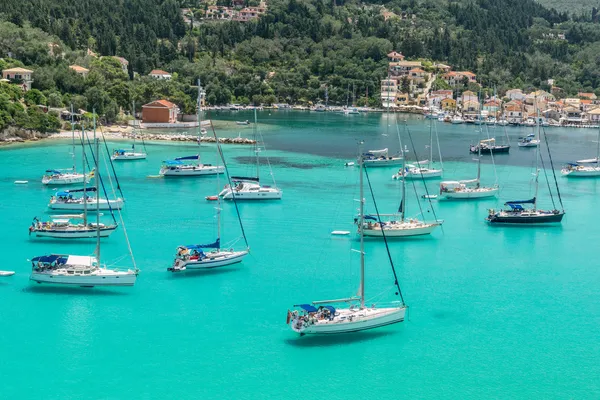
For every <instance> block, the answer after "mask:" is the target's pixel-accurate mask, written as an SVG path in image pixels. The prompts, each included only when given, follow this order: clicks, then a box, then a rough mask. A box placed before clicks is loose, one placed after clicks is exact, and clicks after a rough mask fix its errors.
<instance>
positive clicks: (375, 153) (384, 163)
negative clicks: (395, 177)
mask: <svg viewBox="0 0 600 400" xmlns="http://www.w3.org/2000/svg"><path fill="white" fill-rule="evenodd" d="M361 157H362V162H363V163H364V165H365V166H368V167H389V166H394V165H400V164H402V156H401V155H395V156H390V155H389V154H388V149H387V148H385V149H381V150H369V151H368V152H366V153H364V154H362V155H361ZM357 165H358V163H357Z"/></svg>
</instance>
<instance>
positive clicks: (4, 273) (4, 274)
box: [0, 271, 15, 276]
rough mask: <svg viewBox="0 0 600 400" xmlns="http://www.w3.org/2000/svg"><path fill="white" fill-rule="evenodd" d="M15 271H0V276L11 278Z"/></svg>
mask: <svg viewBox="0 0 600 400" xmlns="http://www.w3.org/2000/svg"><path fill="white" fill-rule="evenodd" d="M14 274H15V271H0V276H13V275H14Z"/></svg>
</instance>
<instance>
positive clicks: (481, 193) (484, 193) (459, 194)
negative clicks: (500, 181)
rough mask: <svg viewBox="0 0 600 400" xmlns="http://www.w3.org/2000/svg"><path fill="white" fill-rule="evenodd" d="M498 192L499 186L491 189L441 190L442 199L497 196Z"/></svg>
mask: <svg viewBox="0 0 600 400" xmlns="http://www.w3.org/2000/svg"><path fill="white" fill-rule="evenodd" d="M497 194H498V188H490V189H489V190H473V191H456V192H454V191H452V192H441V193H440V196H441V197H442V199H447V200H470V199H485V198H489V197H495V196H496V195H497Z"/></svg>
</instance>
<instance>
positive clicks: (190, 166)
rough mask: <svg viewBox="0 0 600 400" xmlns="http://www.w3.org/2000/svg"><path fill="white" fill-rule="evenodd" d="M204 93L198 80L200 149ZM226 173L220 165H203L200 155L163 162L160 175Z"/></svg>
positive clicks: (182, 175)
mask: <svg viewBox="0 0 600 400" xmlns="http://www.w3.org/2000/svg"><path fill="white" fill-rule="evenodd" d="M203 96H204V91H203V90H202V86H200V80H198V101H197V102H198V104H197V109H198V147H200V146H201V143H202V128H201V125H202V98H203ZM223 172H225V168H224V167H223V166H220V165H212V164H203V163H202V162H201V161H200V154H196V155H193V156H185V157H177V158H175V159H173V160H166V161H163V164H162V166H161V168H160V171H159V175H161V176H165V177H186V176H206V175H216V174H222V173H223Z"/></svg>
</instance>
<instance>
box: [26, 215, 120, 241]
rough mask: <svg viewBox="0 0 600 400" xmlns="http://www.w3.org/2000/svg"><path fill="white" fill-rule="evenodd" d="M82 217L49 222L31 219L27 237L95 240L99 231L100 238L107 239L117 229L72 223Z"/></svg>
mask: <svg viewBox="0 0 600 400" xmlns="http://www.w3.org/2000/svg"><path fill="white" fill-rule="evenodd" d="M83 218H84V217H83V215H60V216H57V218H53V219H52V220H50V221H46V222H44V221H40V220H39V219H38V218H37V217H36V218H34V219H33V222H32V223H31V226H30V227H29V235H30V236H31V235H33V236H36V237H51V238H58V239H85V238H88V239H89V238H95V237H96V235H97V231H98V230H99V231H100V237H108V236H110V234H111V233H113V232H114V231H115V230H116V229H117V225H116V224H109V225H105V224H100V225H99V226H96V224H95V223H87V222H85V221H84V223H73V222H71V220H72V219H81V220H83Z"/></svg>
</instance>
